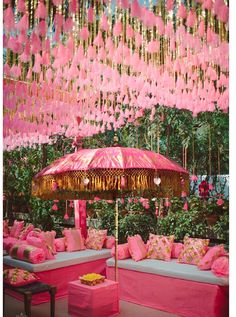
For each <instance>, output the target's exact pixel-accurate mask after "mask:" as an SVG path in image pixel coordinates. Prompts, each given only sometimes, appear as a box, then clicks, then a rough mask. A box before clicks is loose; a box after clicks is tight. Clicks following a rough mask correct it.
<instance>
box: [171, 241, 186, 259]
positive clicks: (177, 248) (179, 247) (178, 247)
mask: <svg viewBox="0 0 236 317" xmlns="http://www.w3.org/2000/svg"><path fill="white" fill-rule="evenodd" d="M183 249H184V244H183V243H176V242H174V243H173V246H172V250H171V258H172V259H178V257H179V255H180V253H181V252H182V251H183Z"/></svg>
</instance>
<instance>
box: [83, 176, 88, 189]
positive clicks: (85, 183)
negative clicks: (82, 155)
mask: <svg viewBox="0 0 236 317" xmlns="http://www.w3.org/2000/svg"><path fill="white" fill-rule="evenodd" d="M83 183H84V186H85V187H86V186H88V183H89V179H88V178H85V179H84V180H83Z"/></svg>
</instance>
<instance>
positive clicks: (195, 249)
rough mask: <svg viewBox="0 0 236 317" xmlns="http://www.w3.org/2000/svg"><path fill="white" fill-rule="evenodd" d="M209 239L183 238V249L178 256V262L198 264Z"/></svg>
mask: <svg viewBox="0 0 236 317" xmlns="http://www.w3.org/2000/svg"><path fill="white" fill-rule="evenodd" d="M208 244H209V239H197V238H189V237H185V238H184V249H183V251H182V252H181V253H180V255H179V257H178V262H179V263H186V264H193V265H198V264H199V262H200V261H201V259H202V258H203V257H204V255H205V254H206V251H207V246H208Z"/></svg>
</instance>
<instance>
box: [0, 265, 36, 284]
mask: <svg viewBox="0 0 236 317" xmlns="http://www.w3.org/2000/svg"><path fill="white" fill-rule="evenodd" d="M3 280H4V282H5V283H7V284H10V285H12V286H23V285H27V284H31V283H33V282H36V281H38V280H39V278H38V277H37V276H36V275H35V274H34V273H30V272H28V271H25V270H22V269H6V270H4V271H3Z"/></svg>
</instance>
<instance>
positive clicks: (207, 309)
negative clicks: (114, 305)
mask: <svg viewBox="0 0 236 317" xmlns="http://www.w3.org/2000/svg"><path fill="white" fill-rule="evenodd" d="M118 276H119V285H120V299H122V300H125V301H130V302H133V303H136V304H139V305H144V306H148V307H151V308H154V309H159V310H163V311H166V312H169V313H174V314H177V315H180V316H182V317H227V316H228V296H229V293H228V292H229V289H228V287H223V286H218V285H212V284H206V283H199V282H194V281H187V280H182V279H176V278H171V277H167V276H160V275H156V274H149V273H144V272H136V271H131V270H125V269H119V275H118ZM107 278H108V279H111V280H114V279H115V270H114V268H113V267H107Z"/></svg>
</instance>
